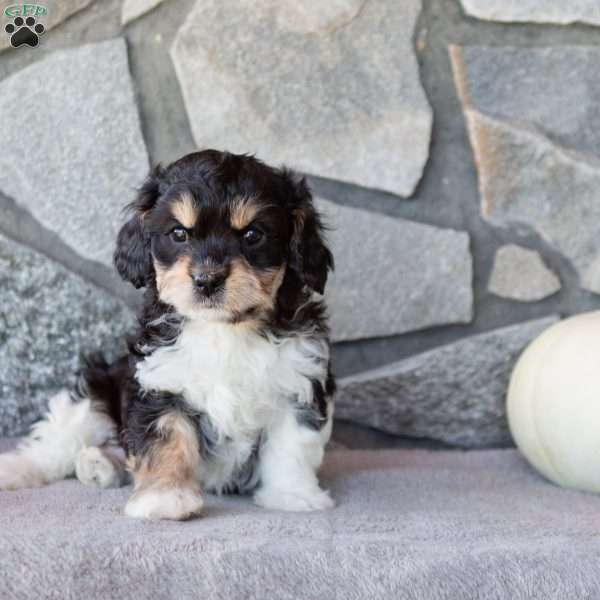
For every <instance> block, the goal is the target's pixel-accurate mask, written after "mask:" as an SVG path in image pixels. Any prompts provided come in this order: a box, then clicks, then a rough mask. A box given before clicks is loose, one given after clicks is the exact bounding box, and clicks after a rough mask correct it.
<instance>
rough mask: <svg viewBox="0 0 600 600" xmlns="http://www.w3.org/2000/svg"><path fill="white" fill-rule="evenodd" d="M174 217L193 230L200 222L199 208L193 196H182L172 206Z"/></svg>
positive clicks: (187, 194) (186, 194)
mask: <svg viewBox="0 0 600 600" xmlns="http://www.w3.org/2000/svg"><path fill="white" fill-rule="evenodd" d="M171 212H172V213H173V216H174V217H175V218H176V219H177V220H178V221H179V222H180V223H181V224H182V225H183V226H184V227H185V228H186V229H192V228H193V227H194V225H195V224H196V221H197V220H198V208H197V207H196V206H195V205H194V198H193V196H192V195H191V194H189V193H185V194H182V195H181V196H180V197H179V198H177V200H175V202H173V204H172V206H171Z"/></svg>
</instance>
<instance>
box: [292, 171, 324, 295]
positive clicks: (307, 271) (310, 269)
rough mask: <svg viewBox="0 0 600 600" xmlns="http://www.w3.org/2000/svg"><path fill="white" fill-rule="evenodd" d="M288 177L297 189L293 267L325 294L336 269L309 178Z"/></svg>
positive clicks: (293, 208) (295, 192) (294, 210)
mask: <svg viewBox="0 0 600 600" xmlns="http://www.w3.org/2000/svg"><path fill="white" fill-rule="evenodd" d="M284 174H285V175H286V176H287V178H288V181H289V182H290V183H291V185H292V187H293V200H292V216H293V225H292V227H293V230H292V235H291V240H290V253H289V268H291V269H292V270H293V271H295V272H296V274H297V275H298V277H299V278H300V281H302V283H304V284H305V285H306V286H308V287H309V288H310V289H312V290H314V291H316V292H319V294H322V293H323V292H324V290H325V284H326V283H327V275H328V273H329V271H330V270H332V269H333V256H332V254H331V252H330V250H329V248H328V247H327V246H326V245H325V242H324V240H323V230H324V227H323V224H322V223H321V217H320V216H319V213H318V211H317V210H316V208H315V207H314V204H313V199H312V195H311V193H310V190H309V188H308V185H307V183H306V179H305V178H304V177H302V178H300V179H298V178H296V177H294V175H293V174H292V173H290V172H284Z"/></svg>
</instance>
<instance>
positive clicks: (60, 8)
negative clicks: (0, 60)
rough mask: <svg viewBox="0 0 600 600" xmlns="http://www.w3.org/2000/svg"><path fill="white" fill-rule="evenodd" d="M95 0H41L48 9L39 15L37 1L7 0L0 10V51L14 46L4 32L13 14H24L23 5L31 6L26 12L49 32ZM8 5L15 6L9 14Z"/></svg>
mask: <svg viewBox="0 0 600 600" xmlns="http://www.w3.org/2000/svg"><path fill="white" fill-rule="evenodd" d="M93 1H94V0H44V2H40V3H39V5H43V6H44V7H45V8H46V9H47V13H46V14H45V15H39V16H37V14H36V12H34V11H35V10H36V9H35V6H36V4H37V3H35V2H10V1H9V0H7V2H5V3H3V4H2V8H1V11H2V12H0V15H1V17H0V29H1V31H0V51H2V50H5V49H6V48H12V46H11V44H10V37H9V36H8V35H5V33H4V26H5V25H6V24H7V23H12V21H13V19H14V16H12V15H13V14H15V15H17V14H18V13H19V14H23V8H22V7H23V5H24V4H26V5H29V6H30V8H28V9H27V12H26V13H25V14H26V15H27V16H34V18H35V19H37V22H38V23H41V24H42V25H43V26H44V28H45V30H46V32H48V31H49V30H50V29H53V28H54V27H56V26H57V25H59V24H60V23H62V22H63V21H64V20H65V19H67V18H68V17H70V16H71V15H74V14H75V13H77V12H79V11H80V10H82V9H83V8H85V7H86V6H88V5H90V4H91V3H92V2H93ZM8 7H14V9H13V10H12V11H10V14H8V15H7V14H6V12H5V9H6V8H8ZM15 9H17V12H15ZM44 35H46V33H43V34H42V36H41V40H42V41H41V42H40V43H43V39H44V37H43V36H44ZM23 49H24V48H23V47H22V48H21V50H20V51H21V52H22V51H23Z"/></svg>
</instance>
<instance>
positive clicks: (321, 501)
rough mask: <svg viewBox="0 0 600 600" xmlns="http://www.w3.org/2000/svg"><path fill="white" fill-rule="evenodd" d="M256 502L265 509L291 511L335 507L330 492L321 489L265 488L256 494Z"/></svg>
mask: <svg viewBox="0 0 600 600" xmlns="http://www.w3.org/2000/svg"><path fill="white" fill-rule="evenodd" d="M254 501H255V502H256V504H258V505H259V506H262V507H264V508H271V509H274V510H290V511H309V510H326V509H328V508H333V507H334V506H335V502H334V501H333V500H332V499H331V496H330V495H329V492H326V491H324V490H322V489H320V488H316V489H311V490H277V489H272V488H271V489H269V488H263V489H260V490H258V491H257V492H256V494H255V495H254Z"/></svg>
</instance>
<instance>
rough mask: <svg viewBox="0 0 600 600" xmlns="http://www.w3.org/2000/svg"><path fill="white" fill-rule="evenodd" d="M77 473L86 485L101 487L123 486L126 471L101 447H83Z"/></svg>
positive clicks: (77, 461) (78, 457)
mask: <svg viewBox="0 0 600 600" xmlns="http://www.w3.org/2000/svg"><path fill="white" fill-rule="evenodd" d="M75 474H76V475H77V479H79V481H81V483H83V484H84V485H91V486H96V487H100V488H105V489H106V488H116V487H121V486H122V485H123V483H124V475H125V472H124V470H123V469H120V468H119V467H118V465H116V464H115V463H113V462H112V461H111V460H110V458H109V457H108V456H106V455H105V454H104V453H103V452H102V450H101V449H100V448H97V447H95V446H91V447H89V448H83V450H81V452H79V454H78V455H77V460H76V462H75Z"/></svg>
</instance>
